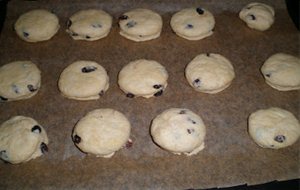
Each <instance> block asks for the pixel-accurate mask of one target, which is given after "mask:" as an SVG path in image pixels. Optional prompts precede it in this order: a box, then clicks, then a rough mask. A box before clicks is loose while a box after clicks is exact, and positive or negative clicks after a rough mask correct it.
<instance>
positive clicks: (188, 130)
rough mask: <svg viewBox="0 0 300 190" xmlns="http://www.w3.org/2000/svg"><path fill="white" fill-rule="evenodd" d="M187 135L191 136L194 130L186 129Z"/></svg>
mask: <svg viewBox="0 0 300 190" xmlns="http://www.w3.org/2000/svg"><path fill="white" fill-rule="evenodd" d="M187 132H188V134H192V133H194V132H195V129H187Z"/></svg>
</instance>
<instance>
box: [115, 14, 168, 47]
mask: <svg viewBox="0 0 300 190" xmlns="http://www.w3.org/2000/svg"><path fill="white" fill-rule="evenodd" d="M162 25H163V22H162V18H161V16H160V15H159V14H157V13H155V12H153V11H151V10H148V9H134V10H132V11H129V12H126V13H124V14H123V15H122V16H120V17H119V26H120V28H121V30H120V34H121V35H122V36H124V37H125V38H127V39H129V40H133V41H136V42H141V41H147V40H152V39H155V38H158V37H159V36H160V33H161V29H162Z"/></svg>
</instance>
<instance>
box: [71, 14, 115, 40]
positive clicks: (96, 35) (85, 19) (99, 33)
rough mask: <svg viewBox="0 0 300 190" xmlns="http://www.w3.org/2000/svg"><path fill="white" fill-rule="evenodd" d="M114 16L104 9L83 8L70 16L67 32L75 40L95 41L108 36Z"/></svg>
mask: <svg viewBox="0 0 300 190" xmlns="http://www.w3.org/2000/svg"><path fill="white" fill-rule="evenodd" d="M111 25H112V17H111V16H110V15H109V14H107V13H106V12H104V11H102V10H96V9H88V10H82V11H79V12H77V13H75V14H74V15H72V16H71V17H70V19H69V20H68V22H67V27H68V29H67V32H68V33H69V34H70V36H72V38H73V39H74V40H87V41H94V40H99V39H101V38H104V37H106V36H107V35H108V34H109V32H110V29H111Z"/></svg>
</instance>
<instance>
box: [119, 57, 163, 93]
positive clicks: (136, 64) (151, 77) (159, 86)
mask: <svg viewBox="0 0 300 190" xmlns="http://www.w3.org/2000/svg"><path fill="white" fill-rule="evenodd" d="M167 80H168V72H167V70H166V69H165V68H164V66H162V65H161V64H159V63H158V62H156V61H153V60H145V59H139V60H136V61H133V62H130V63H129V64H128V65H126V66H125V67H123V68H122V70H121V71H120V73H119V81H118V83H119V86H120V88H121V89H122V90H123V91H124V92H125V93H126V94H127V97H129V98H133V97H139V96H142V97H145V98H150V97H153V96H155V97H157V96H160V95H162V93H163V91H164V90H165V88H166V87H167Z"/></svg>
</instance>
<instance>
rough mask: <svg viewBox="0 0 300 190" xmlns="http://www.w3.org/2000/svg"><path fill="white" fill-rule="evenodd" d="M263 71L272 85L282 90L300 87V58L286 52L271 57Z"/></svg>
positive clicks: (266, 79)
mask: <svg viewBox="0 0 300 190" xmlns="http://www.w3.org/2000/svg"><path fill="white" fill-rule="evenodd" d="M261 72H262V74H263V76H264V77H265V81H266V83H267V84H268V85H270V86H271V87H273V88H275V89H277V90H280V91H289V90H299V89H300V59H299V58H298V57H295V56H292V55H288V54H285V53H277V54H274V55H272V56H271V57H269V58H268V59H267V60H266V61H265V63H264V64H263V66H262V67H261Z"/></svg>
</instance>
